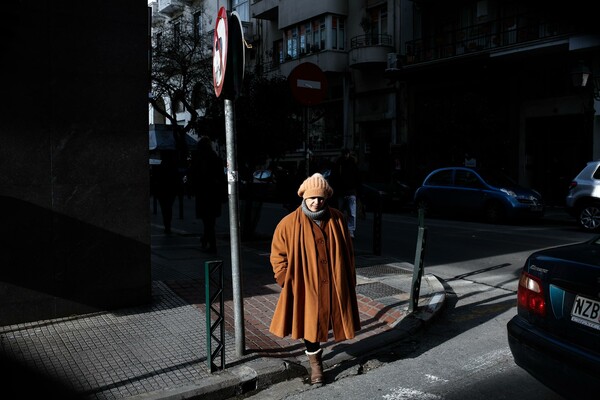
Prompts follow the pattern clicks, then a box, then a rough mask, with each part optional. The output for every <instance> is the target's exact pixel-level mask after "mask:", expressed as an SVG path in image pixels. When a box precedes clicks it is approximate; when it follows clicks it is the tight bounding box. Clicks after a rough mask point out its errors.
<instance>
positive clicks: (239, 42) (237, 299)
mask: <svg viewBox="0 0 600 400" xmlns="http://www.w3.org/2000/svg"><path fill="white" fill-rule="evenodd" d="M243 43H244V31H243V29H242V22H241V20H240V18H239V15H238V14H237V13H236V12H235V11H234V12H232V13H231V14H229V13H228V12H227V10H226V9H225V7H221V8H220V9H219V13H218V16H217V22H216V26H215V33H214V46H213V83H214V87H215V94H216V95H217V97H223V98H224V99H225V141H226V145H227V192H228V195H229V234H230V243H231V280H232V285H233V313H234V322H235V349H236V354H237V356H238V357H242V356H243V355H244V353H245V351H246V338H245V329H244V298H243V293H244V292H243V290H242V269H241V267H240V243H241V241H240V229H239V226H240V218H239V214H238V211H239V207H238V184H237V183H238V169H237V162H236V159H237V155H236V151H235V149H236V144H235V129H234V121H235V118H234V108H233V100H234V99H235V98H236V97H237V96H238V95H239V93H240V90H241V86H242V80H243V78H244V64H245V56H244V46H243Z"/></svg>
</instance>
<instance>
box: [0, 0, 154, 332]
mask: <svg viewBox="0 0 600 400" xmlns="http://www.w3.org/2000/svg"><path fill="white" fill-rule="evenodd" d="M3 15H4V18H3V24H2V25H1V26H0V33H1V35H0V36H1V37H2V38H3V63H2V71H3V74H2V76H3V83H2V84H1V85H2V86H1V87H2V97H3V105H2V106H1V107H0V117H1V118H0V233H1V234H2V236H1V237H2V238H3V239H1V240H2V242H1V243H2V248H1V250H2V251H0V325H8V324H13V323H17V322H24V321H35V320H40V319H47V318H55V317H61V316H66V315H73V314H81V313H87V312H92V311H97V310H106V309H113V308H119V307H125V306H130V305H135V304H142V303H145V302H148V301H150V298H151V275H150V221H149V211H148V198H149V193H148V191H149V189H148V186H149V185H148V105H147V93H148V45H147V42H148V8H147V2H145V1H143V0H135V1H121V0H102V1H100V0H98V1H85V2H82V1H75V0H71V1H60V2H46V1H44V2H42V1H27V2H9V3H7V4H6V5H5V7H3Z"/></svg>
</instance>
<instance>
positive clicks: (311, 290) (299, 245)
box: [269, 173, 360, 385]
mask: <svg viewBox="0 0 600 400" xmlns="http://www.w3.org/2000/svg"><path fill="white" fill-rule="evenodd" d="M332 194H333V190H332V188H331V186H329V183H328V182H327V181H326V180H325V178H324V177H323V176H322V175H321V174H319V173H316V174H313V175H312V176H310V177H309V178H306V180H304V182H303V183H302V184H301V185H300V188H299V189H298V196H300V197H301V198H302V202H301V204H300V205H299V206H298V207H297V208H296V210H294V211H292V212H291V213H290V214H288V215H286V216H285V217H283V219H282V220H281V221H280V222H279V223H278V225H277V227H276V228H275V232H274V234H273V239H272V243H271V255H270V261H271V265H272V268H273V272H274V275H275V280H276V282H277V283H278V284H279V286H281V288H282V290H281V293H280V295H279V300H278V302H277V306H276V307H275V312H274V314H273V319H272V321H271V325H270V327H269V331H270V332H271V333H273V334H274V335H275V336H278V337H281V338H283V337H285V336H287V335H291V336H292V338H293V339H302V340H303V341H304V344H305V346H306V355H307V356H308V360H309V362H310V369H311V375H310V382H311V384H319V385H320V384H323V361H322V354H323V350H322V348H321V343H322V342H327V339H328V334H329V330H330V329H331V330H333V337H334V340H335V341H336V342H339V341H343V340H346V339H352V338H354V336H355V332H356V331H358V330H359V329H360V318H359V314H358V304H357V300H356V270H355V265H354V247H353V244H352V239H350V233H349V232H348V227H347V225H346V222H345V219H344V216H343V215H342V213H341V212H340V211H338V210H337V209H335V208H332V207H329V206H328V205H327V200H328V199H329V198H331V195H332Z"/></svg>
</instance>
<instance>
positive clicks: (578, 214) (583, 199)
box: [566, 161, 600, 232]
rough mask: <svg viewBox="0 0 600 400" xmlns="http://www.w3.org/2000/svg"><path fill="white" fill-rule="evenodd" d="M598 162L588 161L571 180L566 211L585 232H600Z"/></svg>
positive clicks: (599, 171) (599, 173) (599, 174)
mask: <svg viewBox="0 0 600 400" xmlns="http://www.w3.org/2000/svg"><path fill="white" fill-rule="evenodd" d="M599 167H600V161H590V162H588V163H587V165H586V166H585V167H584V168H583V169H582V170H581V172H580V173H579V174H578V175H577V176H576V177H575V179H573V181H572V182H571V184H570V186H569V193H568V194H567V198H566V209H567V212H568V213H569V214H571V215H572V216H573V217H575V218H576V219H577V222H578V223H579V226H581V228H583V229H584V230H586V231H590V232H596V231H600V168H599Z"/></svg>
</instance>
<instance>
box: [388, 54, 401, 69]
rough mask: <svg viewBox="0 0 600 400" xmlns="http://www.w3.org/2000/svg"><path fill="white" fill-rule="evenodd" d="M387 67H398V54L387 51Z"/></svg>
mask: <svg viewBox="0 0 600 400" xmlns="http://www.w3.org/2000/svg"><path fill="white" fill-rule="evenodd" d="M387 69H391V70H394V69H400V54H398V53H388V55H387Z"/></svg>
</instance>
